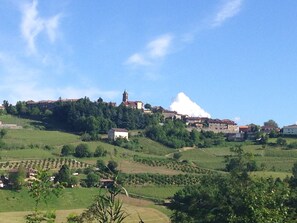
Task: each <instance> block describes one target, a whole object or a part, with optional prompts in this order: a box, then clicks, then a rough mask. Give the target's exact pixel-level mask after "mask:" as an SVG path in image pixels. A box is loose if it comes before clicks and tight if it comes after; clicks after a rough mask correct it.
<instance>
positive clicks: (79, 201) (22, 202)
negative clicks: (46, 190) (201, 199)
mask: <svg viewBox="0 0 297 223" xmlns="http://www.w3.org/2000/svg"><path fill="white" fill-rule="evenodd" d="M99 191H100V189H99V188H73V189H69V188H67V189H64V190H63V192H62V194H61V196H60V197H59V198H51V199H49V200H48V204H47V205H44V204H42V205H41V209H42V210H57V211H56V213H57V221H56V222H66V217H67V216H68V215H69V214H70V213H76V214H80V213H81V212H82V211H83V210H84V209H85V208H87V207H88V206H89V205H90V204H91V203H92V202H93V200H94V198H95V196H96V195H98V194H99ZM119 199H121V200H123V203H124V206H123V208H124V210H125V211H126V212H127V213H128V214H129V216H128V217H127V219H126V221H125V222H126V223H130V222H135V223H136V222H139V218H138V214H139V215H140V216H141V218H142V219H143V220H144V221H145V222H160V223H169V218H168V217H167V216H166V215H165V214H163V213H162V212H160V211H158V210H157V209H158V208H156V206H155V205H154V204H153V203H151V202H148V201H142V200H139V199H134V198H127V197H125V196H124V197H123V196H120V197H119ZM0 201H2V202H0V219H4V217H5V219H7V221H6V222H7V223H10V222H11V223H12V222H14V223H18V222H24V216H25V215H26V214H28V213H30V212H31V211H32V210H33V209H34V200H33V199H32V198H31V197H30V196H29V194H28V191H27V189H22V190H20V191H18V192H14V191H9V190H0Z"/></svg>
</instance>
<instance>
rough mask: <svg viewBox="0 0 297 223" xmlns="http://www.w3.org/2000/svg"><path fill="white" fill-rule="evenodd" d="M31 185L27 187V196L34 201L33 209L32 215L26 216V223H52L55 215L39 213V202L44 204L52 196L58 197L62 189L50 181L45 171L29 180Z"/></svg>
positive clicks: (39, 172)
mask: <svg viewBox="0 0 297 223" xmlns="http://www.w3.org/2000/svg"><path fill="white" fill-rule="evenodd" d="M30 182H31V184H30V187H29V195H30V197H32V198H33V199H34V201H35V208H34V212H33V213H32V214H29V215H27V216H26V222H27V223H38V222H44V221H45V222H54V220H55V214H48V213H45V214H44V213H41V212H39V204H40V202H44V203H45V204H46V203H47V201H48V200H49V198H50V197H52V196H53V195H54V196H56V197H58V196H59V195H60V193H61V190H62V187H61V186H60V185H57V184H56V185H55V184H54V183H53V182H52V181H51V180H50V175H49V173H48V172H47V171H46V170H41V171H38V172H37V175H36V179H34V180H30Z"/></svg>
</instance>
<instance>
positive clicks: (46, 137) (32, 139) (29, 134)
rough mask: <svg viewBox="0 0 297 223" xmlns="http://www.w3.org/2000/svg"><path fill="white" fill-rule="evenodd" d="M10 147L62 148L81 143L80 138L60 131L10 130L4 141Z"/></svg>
mask: <svg viewBox="0 0 297 223" xmlns="http://www.w3.org/2000/svg"><path fill="white" fill-rule="evenodd" d="M3 141H4V143H7V144H10V145H24V146H26V145H40V146H43V145H51V146H60V145H64V144H69V143H75V142H78V141H80V140H79V136H77V135H74V134H70V133H64V132H59V131H44V130H33V129H15V130H8V132H7V135H6V136H5V137H4V139H3Z"/></svg>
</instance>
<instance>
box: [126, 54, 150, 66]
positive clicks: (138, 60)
mask: <svg viewBox="0 0 297 223" xmlns="http://www.w3.org/2000/svg"><path fill="white" fill-rule="evenodd" d="M126 64H132V65H143V66H147V65H150V62H149V61H146V60H145V59H144V58H143V56H142V55H141V54H139V53H135V54H133V55H132V56H130V57H129V58H128V59H127V61H126Z"/></svg>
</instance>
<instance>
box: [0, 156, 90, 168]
mask: <svg viewBox="0 0 297 223" xmlns="http://www.w3.org/2000/svg"><path fill="white" fill-rule="evenodd" d="M64 164H66V165H68V167H69V168H70V169H76V168H86V167H88V166H89V164H87V163H83V162H80V161H77V160H75V159H67V158H48V159H36V160H23V161H10V162H0V169H2V170H9V169H17V168H19V167H20V166H21V165H22V166H23V167H25V168H33V169H60V168H61V167H62V166H63V165H64Z"/></svg>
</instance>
